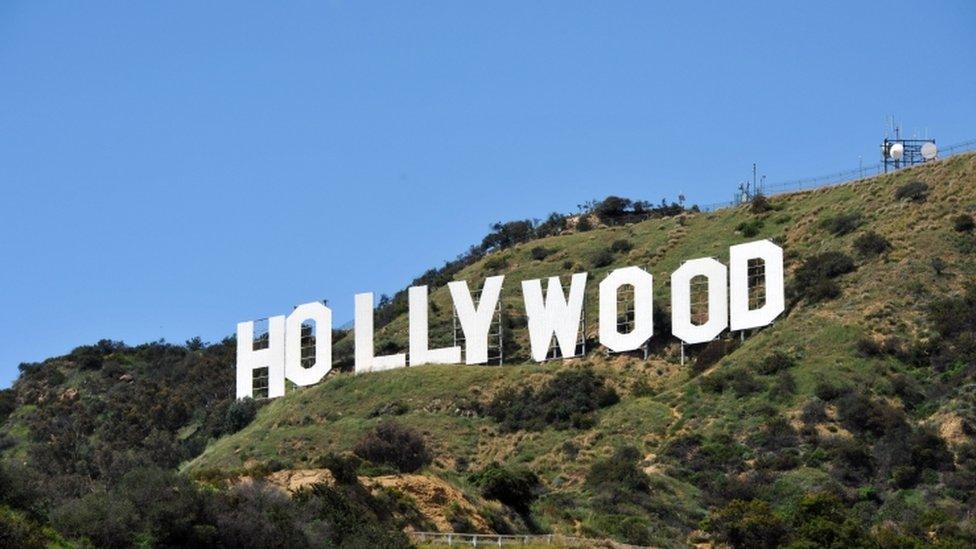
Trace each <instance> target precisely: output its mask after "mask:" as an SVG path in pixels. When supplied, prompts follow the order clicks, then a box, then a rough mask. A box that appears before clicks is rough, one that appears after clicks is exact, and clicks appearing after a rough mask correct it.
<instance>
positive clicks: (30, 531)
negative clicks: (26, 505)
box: [0, 507, 54, 549]
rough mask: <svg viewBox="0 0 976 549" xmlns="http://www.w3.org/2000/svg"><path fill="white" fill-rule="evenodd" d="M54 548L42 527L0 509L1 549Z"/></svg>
mask: <svg viewBox="0 0 976 549" xmlns="http://www.w3.org/2000/svg"><path fill="white" fill-rule="evenodd" d="M49 546H54V544H53V543H50V540H48V539H47V535H46V534H45V532H44V531H43V530H42V529H41V527H39V526H37V525H36V524H34V523H33V522H32V521H30V520H28V519H27V518H25V517H22V516H19V515H17V514H14V513H13V512H11V511H10V510H9V509H7V508H4V507H0V547H18V548H23V549H41V548H43V547H49Z"/></svg>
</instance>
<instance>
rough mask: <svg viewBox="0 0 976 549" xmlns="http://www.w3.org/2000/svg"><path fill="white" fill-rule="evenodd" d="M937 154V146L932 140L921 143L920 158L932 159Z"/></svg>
mask: <svg viewBox="0 0 976 549" xmlns="http://www.w3.org/2000/svg"><path fill="white" fill-rule="evenodd" d="M937 154H939V148H938V147H936V146H935V143H933V142H932V141H929V142H928V143H925V144H924V145H922V158H924V159H926V160H932V159H933V158H935V156H936V155H937Z"/></svg>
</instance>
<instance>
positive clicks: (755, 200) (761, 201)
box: [749, 194, 773, 214]
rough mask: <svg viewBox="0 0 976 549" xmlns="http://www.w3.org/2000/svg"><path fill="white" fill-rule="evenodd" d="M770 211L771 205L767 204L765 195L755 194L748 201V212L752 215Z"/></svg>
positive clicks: (767, 200)
mask: <svg viewBox="0 0 976 549" xmlns="http://www.w3.org/2000/svg"><path fill="white" fill-rule="evenodd" d="M772 209H773V205H772V204H770V203H769V199H768V198H766V195H763V194H757V195H755V196H753V197H752V200H751V201H749V210H750V211H752V213H754V214H761V213H765V212H768V211H769V210H772Z"/></svg>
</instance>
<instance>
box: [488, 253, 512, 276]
mask: <svg viewBox="0 0 976 549" xmlns="http://www.w3.org/2000/svg"><path fill="white" fill-rule="evenodd" d="M507 266H508V256H505V255H502V254H494V255H491V256H489V257H487V258H486V259H485V269H486V270H488V271H492V272H495V271H500V270H501V269H504V268H505V267H507Z"/></svg>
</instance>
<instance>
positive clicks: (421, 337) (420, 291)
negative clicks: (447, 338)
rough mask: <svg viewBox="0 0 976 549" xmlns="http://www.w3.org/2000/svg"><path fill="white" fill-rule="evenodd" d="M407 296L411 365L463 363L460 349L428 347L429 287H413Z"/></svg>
mask: <svg viewBox="0 0 976 549" xmlns="http://www.w3.org/2000/svg"><path fill="white" fill-rule="evenodd" d="M407 295H408V298H409V302H410V313H409V315H410V318H409V320H410V365H411V366H419V365H421V364H457V363H459V362H461V348H460V347H444V348H441V349H429V348H428V347H427V345H428V338H427V335H428V334H427V326H428V325H427V286H411V287H410V289H409V290H407Z"/></svg>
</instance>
